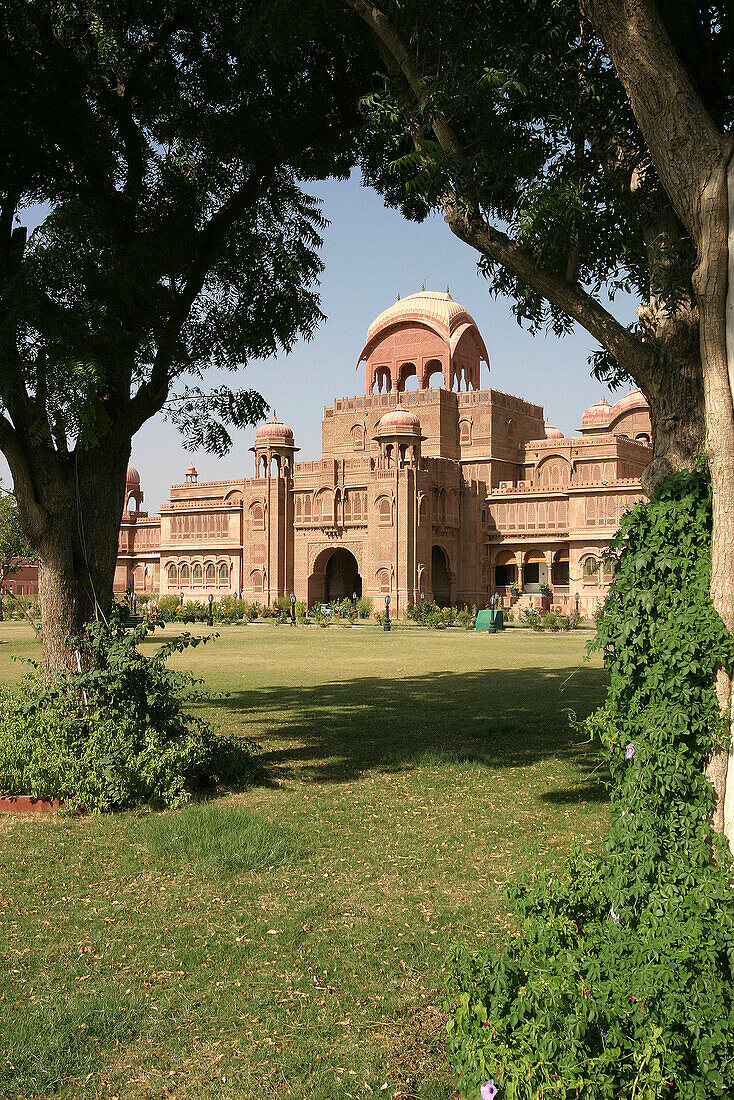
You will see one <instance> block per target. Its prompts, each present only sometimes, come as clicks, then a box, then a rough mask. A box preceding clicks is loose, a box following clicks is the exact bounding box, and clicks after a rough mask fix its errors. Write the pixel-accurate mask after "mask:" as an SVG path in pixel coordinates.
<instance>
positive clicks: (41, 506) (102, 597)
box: [11, 440, 130, 669]
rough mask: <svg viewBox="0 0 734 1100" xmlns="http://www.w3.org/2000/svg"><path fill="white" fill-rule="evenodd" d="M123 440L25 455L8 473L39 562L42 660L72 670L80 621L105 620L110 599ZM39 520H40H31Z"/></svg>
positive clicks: (123, 468)
mask: <svg viewBox="0 0 734 1100" xmlns="http://www.w3.org/2000/svg"><path fill="white" fill-rule="evenodd" d="M129 457H130V443H129V441H125V440H120V441H111V440H107V441H105V443H104V444H100V445H97V446H94V447H90V448H87V449H85V450H79V451H78V452H76V453H72V454H69V455H65V456H58V455H55V456H53V459H52V460H51V461H48V459H49V458H50V456H49V455H48V454H47V453H46V454H44V452H42V451H40V450H39V451H36V452H31V453H30V454H27V455H26V461H25V462H24V463H23V467H24V469H23V470H20V469H14V468H13V467H14V465H16V464H15V463H13V462H12V461H11V470H12V472H13V475H14V485H15V492H16V496H17V498H18V504H19V512H20V515H21V518H22V517H24V516H26V517H34V518H33V520H32V521H31V522H27V523H25V524H24V533H25V535H26V538H27V539H28V541H29V542H30V544H31V545H32V546H33V549H34V550H35V552H36V554H37V555H38V559H39V565H40V568H39V597H40V604H41V623H42V636H43V661H44V664H45V665H46V667H48V668H50V669H58V668H75V667H76V654H75V647H74V646H73V644H72V645H70V644H69V642H68V639H71V638H73V637H75V636H78V635H79V634H80V633H81V631H82V629H83V627H84V624H85V623H86V622H89V621H90V619H93V618H95V617H97V616H99V615H103V616H106V615H107V614H108V613H109V611H110V606H111V602H112V585H113V580H114V574H115V565H116V562H117V552H118V542H119V531H120V520H121V518H122V509H123V504H124V494H125V475H126V469H127V463H128V459H129ZM39 517H40V522H39Z"/></svg>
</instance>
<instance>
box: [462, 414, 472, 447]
mask: <svg viewBox="0 0 734 1100" xmlns="http://www.w3.org/2000/svg"><path fill="white" fill-rule="evenodd" d="M459 442H460V443H461V444H464V445H468V444H469V443H471V422H470V421H469V420H461V421H459Z"/></svg>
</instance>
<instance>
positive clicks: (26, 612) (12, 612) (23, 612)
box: [2, 592, 41, 619]
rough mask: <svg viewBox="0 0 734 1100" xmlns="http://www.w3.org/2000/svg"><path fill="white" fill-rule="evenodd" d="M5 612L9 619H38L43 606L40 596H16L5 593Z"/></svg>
mask: <svg viewBox="0 0 734 1100" xmlns="http://www.w3.org/2000/svg"><path fill="white" fill-rule="evenodd" d="M2 599H3V614H4V615H5V617H6V618H7V619H38V618H40V615H41V608H40V605H39V603H38V596H34V595H27V596H16V595H12V596H11V595H9V594H8V593H7V592H4V593H3V597H2Z"/></svg>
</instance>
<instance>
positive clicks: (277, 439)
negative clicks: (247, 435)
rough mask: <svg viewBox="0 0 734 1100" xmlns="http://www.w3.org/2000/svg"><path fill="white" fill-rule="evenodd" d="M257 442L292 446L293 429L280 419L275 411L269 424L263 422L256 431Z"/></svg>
mask: <svg viewBox="0 0 734 1100" xmlns="http://www.w3.org/2000/svg"><path fill="white" fill-rule="evenodd" d="M255 443H256V444H260V443H266V444H267V443H273V444H275V445H280V446H281V447H292V446H293V430H292V429H291V428H289V427H288V425H287V424H283V423H282V422H281V421H280V420H278V417H277V416H276V415H275V413H273V415H272V417H271V418H270V420H268V422H267V424H261V425H260V427H259V428H258V429H257V431H256V432H255Z"/></svg>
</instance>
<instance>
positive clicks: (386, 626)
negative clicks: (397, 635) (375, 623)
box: [382, 596, 390, 630]
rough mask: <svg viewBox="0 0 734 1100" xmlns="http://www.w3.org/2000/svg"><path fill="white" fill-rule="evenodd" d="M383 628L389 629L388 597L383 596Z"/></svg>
mask: <svg viewBox="0 0 734 1100" xmlns="http://www.w3.org/2000/svg"><path fill="white" fill-rule="evenodd" d="M382 629H383V630H389V629H390V597H389V596H385V621H384V623H383V624H382Z"/></svg>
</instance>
